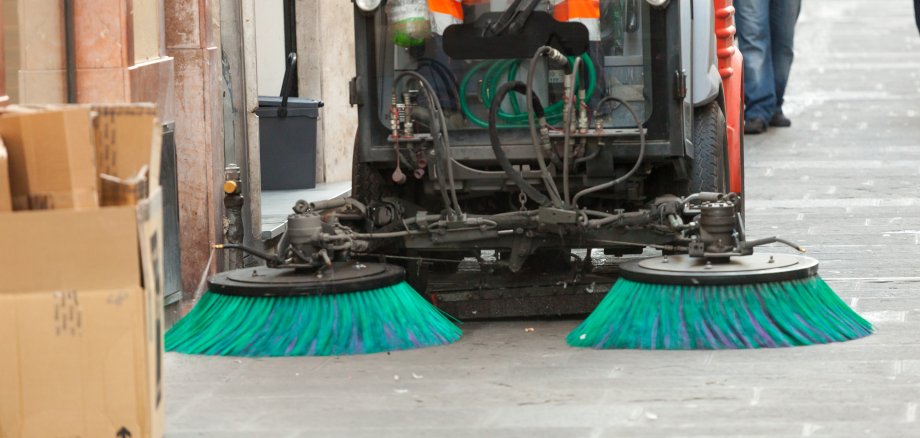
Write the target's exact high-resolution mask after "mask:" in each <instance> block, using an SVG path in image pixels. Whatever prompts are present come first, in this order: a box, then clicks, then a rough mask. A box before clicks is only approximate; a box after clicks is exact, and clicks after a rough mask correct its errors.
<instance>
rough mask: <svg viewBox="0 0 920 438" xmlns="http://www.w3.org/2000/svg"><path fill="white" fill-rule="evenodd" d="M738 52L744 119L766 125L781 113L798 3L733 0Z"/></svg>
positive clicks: (787, 0) (769, 0)
mask: <svg viewBox="0 0 920 438" xmlns="http://www.w3.org/2000/svg"><path fill="white" fill-rule="evenodd" d="M734 4H735V26H736V27H737V30H738V48H739V49H741V54H742V55H744V106H745V108H744V119H745V120H755V119H760V120H763V121H765V122H769V121H770V119H771V118H773V115H774V114H776V113H778V112H782V110H783V94H784V93H785V92H786V82H787V81H788V80H789V69H790V68H791V67H792V39H793V31H794V29H795V22H796V20H797V19H798V18H799V10H800V9H801V7H802V3H801V0H735V2H734Z"/></svg>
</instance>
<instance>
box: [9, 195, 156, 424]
mask: <svg viewBox="0 0 920 438" xmlns="http://www.w3.org/2000/svg"><path fill="white" fill-rule="evenodd" d="M160 193H161V192H160V191H157V193H155V194H154V196H152V197H151V198H150V199H148V200H145V201H143V202H142V203H141V204H140V205H139V206H138V207H136V208H135V207H109V208H100V209H96V210H81V211H67V210H60V211H44V212H17V213H4V214H0V247H3V248H16V251H0V278H3V279H4V281H3V282H0V387H2V388H3V391H0V437H3V438H18V437H33V436H34V437H47V436H67V437H87V438H88V437H103V436H112V437H115V436H118V435H117V434H118V432H119V431H120V430H121V429H122V428H124V429H125V430H127V431H128V432H129V433H130V434H131V436H132V437H159V436H162V433H163V417H164V411H163V386H162V385H163V365H162V364H163V358H162V336H163V293H162V290H161V289H160V287H161V285H162V284H163V279H162V272H163V270H162V255H161V254H162V243H161V241H162V220H161V214H160V212H161V208H162V207H161V206H162V196H161V194H160ZM138 236H140V238H138ZM142 274H143V275H142Z"/></svg>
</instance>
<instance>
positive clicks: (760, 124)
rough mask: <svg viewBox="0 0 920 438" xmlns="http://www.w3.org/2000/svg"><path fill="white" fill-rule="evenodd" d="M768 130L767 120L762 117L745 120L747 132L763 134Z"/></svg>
mask: <svg viewBox="0 0 920 438" xmlns="http://www.w3.org/2000/svg"><path fill="white" fill-rule="evenodd" d="M764 132H767V122H764V121H763V120H761V119H751V120H745V121H744V133H745V134H763V133H764Z"/></svg>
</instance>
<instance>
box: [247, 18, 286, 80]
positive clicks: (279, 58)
mask: <svg viewBox="0 0 920 438" xmlns="http://www.w3.org/2000/svg"><path fill="white" fill-rule="evenodd" d="M258 4H259V7H258V8H256V11H255V12H256V64H257V65H256V68H257V69H258V76H257V77H258V81H259V83H258V86H257V88H258V90H259V95H260V96H277V95H278V94H279V92H280V91H281V82H282V81H283V79H284V69H285V65H284V59H285V57H286V56H287V55H286V54H285V53H284V2H283V1H282V0H259V3H258Z"/></svg>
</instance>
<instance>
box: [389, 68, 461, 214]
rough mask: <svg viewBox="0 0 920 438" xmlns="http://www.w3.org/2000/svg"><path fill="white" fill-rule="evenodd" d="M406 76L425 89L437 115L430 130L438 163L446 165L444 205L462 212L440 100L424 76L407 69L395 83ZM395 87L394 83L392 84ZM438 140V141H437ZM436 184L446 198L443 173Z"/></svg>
mask: <svg viewBox="0 0 920 438" xmlns="http://www.w3.org/2000/svg"><path fill="white" fill-rule="evenodd" d="M406 76H410V77H413V78H415V79H417V80H418V81H419V83H420V84H421V85H422V88H423V89H424V90H425V96H426V97H427V98H428V106H429V108H431V111H432V112H434V113H435V114H434V115H436V116H437V117H432V118H431V120H432V124H433V125H434V124H437V125H438V127H437V129H432V130H431V135H432V139H433V140H434V145H435V150H436V151H439V153H438V155H439V157H438V158H439V160H438V161H439V163H438V164H440V165H446V167H447V179H448V181H447V182H448V183H449V184H450V200H449V201H447V200H446V199H445V201H446V202H445V204H446V205H445V207H447V209H448V210H450V205H451V203H452V204H453V209H454V211H455V212H456V213H457V214H461V215H462V214H463V210H462V209H461V208H460V202H459V201H458V200H457V187H456V185H455V184H454V171H453V166H452V165H451V160H452V158H451V156H450V138H449V136H448V135H449V134H448V129H447V120H446V119H445V118H444V110H443V109H442V108H441V102H440V101H439V100H438V99H437V94H436V93H435V90H434V87H432V86H431V83H430V82H428V80H427V79H425V77H424V76H422V75H420V74H418V73H416V72H414V71H411V70H407V71H404V72H402V73H400V74H399V76H397V77H396V79H395V81H394V82H395V83H396V84H398V83H399V81H400V80H401V79H402V78H403V77H406ZM394 89H395V85H394ZM435 131H440V134H441V137H440V138H439V137H437V135H436V134H435ZM438 140H440V141H438ZM438 185H439V186H440V190H441V196H442V198H446V197H447V196H446V191H447V190H446V188H445V187H444V186H445V182H444V180H443V173H442V172H438Z"/></svg>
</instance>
